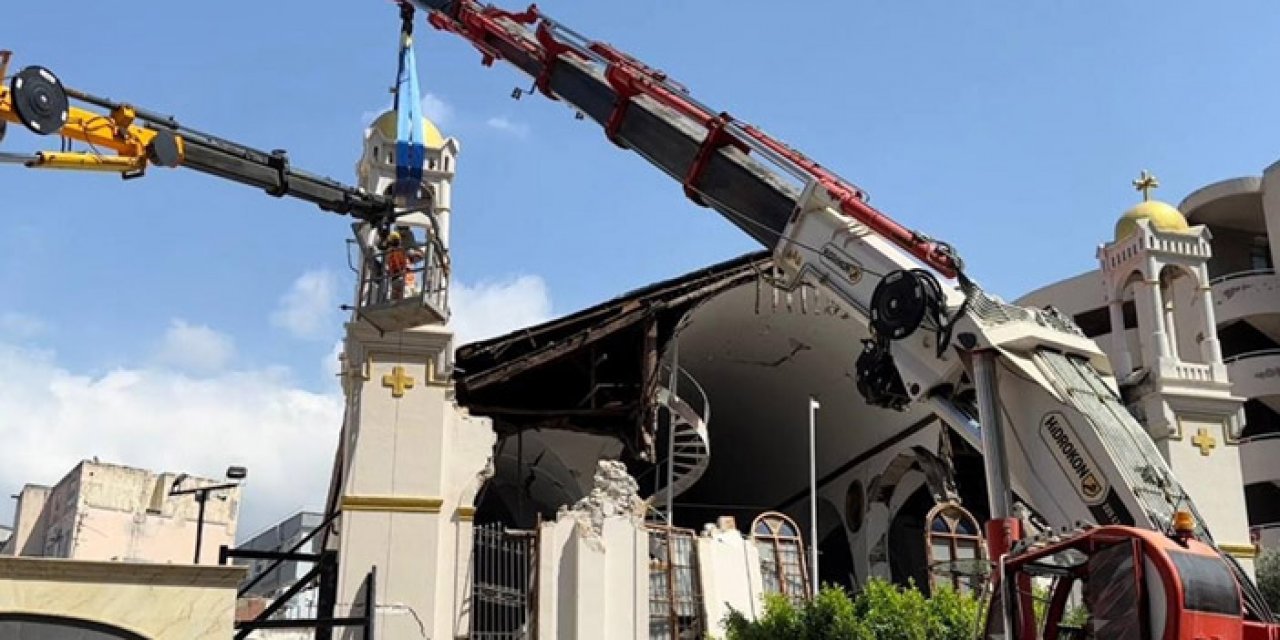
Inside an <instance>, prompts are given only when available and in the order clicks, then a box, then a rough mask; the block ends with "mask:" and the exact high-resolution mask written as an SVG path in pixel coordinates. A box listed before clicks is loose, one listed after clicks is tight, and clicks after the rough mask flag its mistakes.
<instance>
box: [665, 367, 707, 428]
mask: <svg viewBox="0 0 1280 640" xmlns="http://www.w3.org/2000/svg"><path fill="white" fill-rule="evenodd" d="M677 370H678V371H679V374H680V375H679V377H678V378H677V379H676V387H677V388H675V389H670V390H669V391H670V392H671V394H672V395H673V396H675V398H677V399H679V400H681V401H682V402H684V403H685V404H686V405H688V406H689V408H691V409H693V410H694V411H695V412H696V413H697V414H698V416H699V417H700V418H702V423H703V424H710V423H711V400H710V399H708V398H707V392H706V390H704V389H703V388H702V385H700V384H698V381H697V380H696V379H695V378H694V377H693V376H692V375H691V374H690V373H689V371H688V370H686V369H685V368H684V367H677ZM659 372H660V373H659V376H660V378H659V379H661V380H669V379H670V375H671V365H669V364H664V365H662V366H661V367H660V368H659ZM683 382H687V383H689V384H691V385H693V390H694V391H695V392H697V394H698V399H699V400H701V402H700V405H701V406H696V407H695V406H694V405H692V404H690V403H689V398H688V397H687V396H684V395H682V394H681V393H680V389H679V387H682V386H683V385H682V384H681V383H683Z"/></svg>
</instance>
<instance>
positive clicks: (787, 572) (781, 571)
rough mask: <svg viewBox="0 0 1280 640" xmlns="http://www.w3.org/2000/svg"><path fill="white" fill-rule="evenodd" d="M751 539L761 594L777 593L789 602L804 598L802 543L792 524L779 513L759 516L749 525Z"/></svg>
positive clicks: (806, 585) (806, 583)
mask: <svg viewBox="0 0 1280 640" xmlns="http://www.w3.org/2000/svg"><path fill="white" fill-rule="evenodd" d="M751 539H752V540H754V541H755V543H756V549H757V550H758V551H759V552H760V575H761V577H762V578H763V579H764V590H765V592H766V593H781V594H782V595H784V596H786V597H788V598H790V599H791V600H800V599H803V598H806V597H808V595H809V574H808V573H807V571H806V567H805V564H804V540H803V539H801V538H800V529H799V527H797V526H796V523H794V522H792V521H791V519H790V518H788V517H786V516H784V515H782V514H781V513H777V512H774V511H770V512H767V513H762V514H760V515H759V516H758V517H757V518H756V519H755V521H754V522H752V523H751Z"/></svg>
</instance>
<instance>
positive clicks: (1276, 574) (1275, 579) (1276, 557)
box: [1253, 549, 1280, 612]
mask: <svg viewBox="0 0 1280 640" xmlns="http://www.w3.org/2000/svg"><path fill="white" fill-rule="evenodd" d="M1253 567H1254V572H1255V573H1256V574H1257V576H1258V588H1259V589H1261V590H1262V596H1263V597H1265V598H1266V599H1267V603H1268V604H1270V605H1271V610H1272V611H1278V612H1280V549H1267V550H1266V551H1263V552H1262V555H1259V556H1258V561H1257V563H1256V564H1254V565H1253Z"/></svg>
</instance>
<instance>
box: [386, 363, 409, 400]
mask: <svg viewBox="0 0 1280 640" xmlns="http://www.w3.org/2000/svg"><path fill="white" fill-rule="evenodd" d="M382 386H384V387H387V388H389V389H391V397H392V398H400V397H403V396H404V390H405V389H412V388H413V377H412V376H408V375H405V373H404V367H402V366H400V365H396V366H394V367H392V368H391V373H388V374H387V375H385V376H382Z"/></svg>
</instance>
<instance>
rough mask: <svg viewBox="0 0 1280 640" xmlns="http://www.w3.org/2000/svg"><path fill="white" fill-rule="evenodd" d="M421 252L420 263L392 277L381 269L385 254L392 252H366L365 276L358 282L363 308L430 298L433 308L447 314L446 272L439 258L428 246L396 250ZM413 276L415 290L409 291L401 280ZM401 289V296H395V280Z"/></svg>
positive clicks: (444, 262) (410, 264) (447, 276)
mask: <svg viewBox="0 0 1280 640" xmlns="http://www.w3.org/2000/svg"><path fill="white" fill-rule="evenodd" d="M414 248H417V249H422V248H425V249H426V251H425V253H424V254H423V256H422V258H421V260H420V261H414V262H410V263H409V268H408V269H406V270H405V272H404V273H403V274H399V275H393V274H390V273H387V272H386V271H385V268H384V267H383V266H382V265H384V264H385V261H386V256H387V254H389V253H391V250H383V251H366V252H365V264H366V270H365V275H364V277H363V278H361V281H360V290H361V296H360V297H361V303H362V304H363V305H364V306H372V305H378V304H383V303H387V302H394V301H397V300H409V299H412V298H429V299H430V300H431V301H432V303H434V304H436V306H438V307H439V308H440V309H441V310H442V311H445V312H447V311H448V307H449V268H448V264H447V263H446V261H445V260H444V259H443V258H442V256H441V254H440V253H439V252H437V251H435V250H434V247H433V246H432V245H430V244H427V245H420V246H418V247H410V248H408V249H399V250H400V251H409V250H410V249H414ZM410 274H412V275H413V276H414V280H415V281H416V282H415V287H414V289H413V290H412V291H410V290H407V289H406V284H405V282H404V280H407V278H406V277H405V276H407V275H410ZM398 278H399V279H402V280H401V281H400V282H399V286H400V287H401V291H400V292H399V293H400V295H398V296H394V295H393V293H394V287H395V286H396V285H397V279H398Z"/></svg>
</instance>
